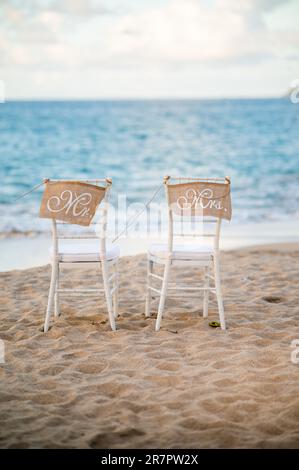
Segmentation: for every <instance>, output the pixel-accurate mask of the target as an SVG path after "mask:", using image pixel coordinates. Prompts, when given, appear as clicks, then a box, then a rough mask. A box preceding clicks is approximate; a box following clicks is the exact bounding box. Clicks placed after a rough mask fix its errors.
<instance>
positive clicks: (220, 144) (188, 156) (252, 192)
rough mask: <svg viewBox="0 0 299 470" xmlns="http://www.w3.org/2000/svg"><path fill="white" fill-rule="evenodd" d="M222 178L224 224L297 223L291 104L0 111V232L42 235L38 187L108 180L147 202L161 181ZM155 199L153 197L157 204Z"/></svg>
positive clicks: (85, 105)
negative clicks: (228, 202)
mask: <svg viewBox="0 0 299 470" xmlns="http://www.w3.org/2000/svg"><path fill="white" fill-rule="evenodd" d="M165 174H167V175H175V176H188V177H190V176H209V177H222V176H226V175H229V176H230V177H231V181H232V203H233V223H235V224H238V223H248V222H261V221H271V220H276V221H277V220H286V219H289V218H297V219H298V218H299V210H298V207H299V105H296V104H292V103H291V102H290V101H289V100H288V99H233V100H230V99H223V100H169V101H167V100H166V101H164V100H151V101H31V102H6V103H4V104H0V176H1V189H0V213H1V217H0V232H1V233H5V234H7V235H9V234H10V233H12V232H21V233H22V232H28V231H31V232H32V231H33V232H35V231H41V232H42V231H48V230H49V223H48V221H46V220H42V219H39V218H38V210H39V204H40V198H41V192H42V188H40V190H39V191H37V192H34V193H32V194H30V195H29V196H27V197H26V198H23V199H20V200H19V201H17V202H15V199H16V198H17V197H18V196H19V194H21V193H23V192H25V191H27V190H29V189H30V188H31V187H32V186H34V185H36V184H38V183H39V182H40V180H41V178H71V179H76V178H98V177H105V176H109V177H112V178H113V198H114V200H115V201H116V198H117V196H118V195H120V194H122V195H124V194H126V195H127V198H128V203H133V202H141V203H142V202H146V201H147V199H148V198H149V197H150V196H151V195H152V193H153V191H154V190H155V189H156V188H157V186H158V185H159V183H160V182H161V180H162V178H163V176H164V175H165ZM163 197H164V195H163V193H162V194H161V195H160V198H163Z"/></svg>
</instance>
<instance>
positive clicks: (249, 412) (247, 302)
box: [0, 246, 299, 448]
mask: <svg viewBox="0 0 299 470" xmlns="http://www.w3.org/2000/svg"><path fill="white" fill-rule="evenodd" d="M280 248H283V247H276V246H272V247H264V248H263V249H254V248H251V249H248V250H244V251H232V252H225V253H223V256H222V273H223V294H224V299H225V310H226V319H227V325H228V330H227V331H226V332H223V331H221V330H220V329H213V328H211V327H209V325H208V322H209V321H211V320H217V309H216V303H215V300H212V302H211V305H210V316H209V320H206V319H203V317H202V299H201V296H200V295H199V298H198V301H197V300H190V301H189V302H186V301H183V300H182V301H178V300H171V299H170V300H169V301H168V302H167V305H166V312H165V316H164V318H163V321H162V328H161V330H160V331H159V332H158V333H155V332H154V323H155V315H156V305H157V304H154V308H153V312H152V317H151V318H149V319H145V317H144V315H143V311H144V300H143V298H144V283H145V256H144V255H138V256H134V257H126V258H123V259H122V260H121V291H120V317H119V319H118V321H117V326H118V331H116V332H112V331H110V329H109V325H108V321H107V314H106V310H105V304H104V302H103V299H95V298H93V299H87V298H70V299H67V298H66V299H65V300H62V304H61V310H62V316H61V317H60V318H59V319H58V320H56V321H55V323H53V324H52V325H53V326H52V328H51V330H50V331H49V332H48V333H46V334H44V333H42V332H41V331H40V329H41V327H42V324H43V319H44V313H45V306H46V300H47V294H48V287H49V276H50V268H49V266H44V267H41V268H34V269H28V270H24V271H11V272H7V273H1V274H0V286H1V313H0V338H1V339H2V340H4V342H5V351H6V355H5V359H6V362H5V364H2V365H0V421H1V426H0V447H2V448H14V447H15V448H19V447H30V448H34V447H43V448H50V447H52V448H53V447H55V448H60V447H63V448H66V447H70V448H78V447H83V448H118V447H121V448H132V447H140V448H152V447H162V448H163V447H165V448H174V447H178V448H187V447H189V448H192V447H193V448H219V447H220V448H240V447H249V448H256V447H259V448H260V447H261V448H274V447H280V448H298V447H299V364H293V363H292V362H291V351H292V348H291V341H292V340H293V339H296V338H298V339H299V316H298V302H299V298H298V260H299V248H298V246H292V247H291V248H290V249H285V247H284V249H280ZM178 272H179V271H178ZM181 275H182V277H184V280H185V281H188V279H191V278H192V279H193V281H194V280H195V279H196V277H197V276H198V280H200V276H201V275H200V274H199V273H197V271H195V270H190V271H188V272H185V273H184V274H183V273H182V272H181ZM83 278H85V280H87V282H92V283H93V282H95V281H96V270H94V271H92V270H90V269H89V270H87V271H86V270H84V269H83V268H82V269H81V270H77V269H76V270H72V271H66V273H65V282H66V281H67V280H68V281H70V282H71V283H72V284H74V283H75V282H76V281H77V282H79V283H81V281H82V279H83Z"/></svg>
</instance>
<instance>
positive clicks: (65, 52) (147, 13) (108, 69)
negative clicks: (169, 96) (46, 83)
mask: <svg viewBox="0 0 299 470" xmlns="http://www.w3.org/2000/svg"><path fill="white" fill-rule="evenodd" d="M140 2H142V0H140ZM286 3H288V0H214V1H203V0H164V1H162V0H161V3H160V4H159V3H158V4H157V3H156V2H155V3H153V4H151V2H150V1H149V2H147V3H146V4H144V6H143V8H135V9H134V8H132V2H129V3H126V2H122V9H120V8H116V7H115V6H114V7H113V8H112V7H111V2H110V4H109V0H27V1H26V2H23V1H18V0H1V8H2V9H1V13H0V24H1V26H2V27H1V30H0V64H1V65H2V70H4V73H7V76H8V75H9V74H10V75H9V76H17V75H19V74H21V75H22V74H23V75H25V74H26V76H27V77H28V81H29V82H30V76H32V77H36V76H44V77H47V75H48V76H50V74H51V76H55V77H56V78H57V77H58V78H59V77H61V80H63V76H64V77H69V75H70V74H71V75H72V74H73V76H74V77H75V74H77V77H78V76H79V74H80V76H82V74H83V73H90V74H98V75H101V80H104V78H103V77H105V76H107V77H109V80H110V79H111V77H112V79H113V77H114V79H115V81H117V80H118V76H119V74H127V77H129V76H132V77H133V79H134V77H138V79H139V80H140V79H142V77H144V79H145V81H146V80H147V77H148V76H150V75H151V74H152V73H153V74H154V75H155V77H157V81H158V79H159V77H162V76H163V77H164V78H165V77H166V76H168V75H167V73H169V74H170V73H172V74H173V73H176V74H179V73H180V71H183V73H185V71H186V73H187V71H188V70H189V73H191V71H192V73H193V72H194V70H195V69H196V70H197V71H198V70H200V71H201V73H203V74H206V76H208V75H209V73H210V72H211V71H213V69H215V68H218V69H219V70H226V71H227V73H228V71H230V72H229V73H228V75H229V74H231V75H232V76H234V73H240V70H241V69H240V67H241V68H242V67H243V68H244V67H248V70H250V67H254V66H256V65H257V64H266V63H268V62H271V63H273V64H275V63H276V64H278V62H279V67H281V61H289V62H292V63H294V57H296V56H297V55H298V54H297V49H298V43H299V33H298V31H293V30H284V29H280V30H279V31H278V30H276V29H275V28H274V29H273V28H272V29H271V28H269V22H267V21H265V18H266V17H267V15H268V16H269V15H270V14H272V12H275V11H276V9H279V8H280V7H281V6H282V5H285V4H286ZM129 4H130V5H131V8H127V9H125V8H126V7H128V6H129ZM113 5H115V3H113ZM139 5H140V4H139ZM152 5H153V6H152ZM238 67H239V69H237V68H238ZM275 67H278V65H273V70H274V69H275ZM237 70H238V72H237ZM5 71H7V72H5ZM212 75H213V73H212ZM58 78H57V79H58ZM68 79H69V78H68ZM45 80H46V78H45ZM75 80H76V78H75ZM129 81H130V80H129V78H128V82H129ZM161 81H162V78H161ZM166 81H167V80H166V78H165V82H166ZM157 83H158V82H157ZM156 86H157V87H158V85H156Z"/></svg>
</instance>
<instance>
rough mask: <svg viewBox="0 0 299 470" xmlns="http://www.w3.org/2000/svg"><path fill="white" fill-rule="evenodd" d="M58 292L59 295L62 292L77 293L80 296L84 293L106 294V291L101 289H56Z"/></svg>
mask: <svg viewBox="0 0 299 470" xmlns="http://www.w3.org/2000/svg"><path fill="white" fill-rule="evenodd" d="M56 292H58V293H59V294H60V293H62V292H66V293H73V292H76V293H78V294H82V293H83V292H85V293H89V292H104V289H102V288H99V289H56Z"/></svg>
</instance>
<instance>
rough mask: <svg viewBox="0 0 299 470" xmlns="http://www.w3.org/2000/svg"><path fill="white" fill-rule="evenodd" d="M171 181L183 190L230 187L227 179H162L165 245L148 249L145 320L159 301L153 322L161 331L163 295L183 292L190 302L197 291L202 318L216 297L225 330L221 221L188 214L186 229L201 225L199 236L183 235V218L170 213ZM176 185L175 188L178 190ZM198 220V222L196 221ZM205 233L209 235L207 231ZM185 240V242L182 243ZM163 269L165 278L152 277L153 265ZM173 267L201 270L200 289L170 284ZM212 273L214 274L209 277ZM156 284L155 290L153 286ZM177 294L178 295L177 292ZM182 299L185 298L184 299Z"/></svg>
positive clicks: (184, 221)
mask: <svg viewBox="0 0 299 470" xmlns="http://www.w3.org/2000/svg"><path fill="white" fill-rule="evenodd" d="M171 181H176V182H177V181H179V183H178V184H179V185H180V184H182V185H183V184H184V185H185V186H186V182H190V183H193V182H207V183H209V182H210V183H213V184H218V183H220V184H222V185H223V184H227V185H228V190H229V185H230V179H229V178H228V177H226V178H214V179H209V178H170V177H169V176H167V177H164V184H165V190H166V198H167V203H168V242H167V243H165V244H154V245H151V246H150V247H149V250H148V265H147V287H146V303H145V316H146V317H149V316H150V309H151V301H152V299H154V298H155V297H158V298H159V306H158V315H157V320H156V326H155V329H156V331H158V330H159V329H160V325H161V320H162V316H163V311H164V305H165V299H166V295H170V296H171V297H177V298H178V297H182V295H181V294H182V292H183V291H184V292H186V294H185V297H188V298H192V297H197V296H196V295H194V294H193V295H190V293H191V294H192V292H193V293H194V292H195V293H196V294H198V291H200V290H201V291H203V317H207V316H208V306H209V293H210V292H212V293H214V294H216V297H217V302H218V312H219V319H220V325H221V328H222V330H225V328H226V327H225V317H224V308H223V301H222V293H221V281H220V264H219V257H220V254H219V237H220V227H221V218H220V217H210V216H209V217H205V216H204V215H203V214H201V216H200V217H195V216H193V215H192V214H191V212H189V216H188V217H189V222H190V223H189V227H190V226H192V228H193V229H194V227H196V223H198V222H199V223H200V228H201V230H202V231H201V233H198V232H197V231H195V232H194V230H193V231H192V232H191V233H190V232H189V233H185V231H184V228H185V227H186V225H188V223H187V224H186V216H185V215H184V216H183V215H181V216H179V217H177V220H175V218H176V216H177V214H175V212H174V211H173V206H172V204H171V203H170V197H169V195H170V189H171V184H170V182H171ZM178 184H176V187H177V186H178ZM198 219H200V220H198ZM175 222H178V223H179V226H180V232H179V233H175V232H174V227H175ZM207 229H208V231H207ZM186 236H187V237H195V239H196V244H195V243H194V238H193V242H191V243H190V239H189V243H186V242H184V243H183V244H177V243H176V240H177V239H178V238H181V237H186ZM184 240H186V238H185V239H184ZM155 264H158V265H163V266H164V274H163V276H159V275H158V274H155V273H154V265H155ZM172 266H194V267H198V268H202V269H203V271H204V283H203V286H201V287H199V286H197V285H195V286H190V285H185V286H183V285H180V286H179V285H177V284H175V283H169V274H170V268H171V267H172ZM212 273H213V274H212ZM210 280H212V281H214V286H211V284H210ZM157 282H160V283H162V287H161V288H158V287H156V286H157ZM155 283H156V286H155ZM177 291H179V292H177ZM183 296H184V295H183Z"/></svg>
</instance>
